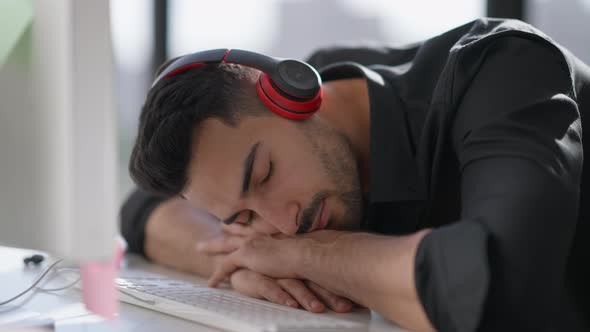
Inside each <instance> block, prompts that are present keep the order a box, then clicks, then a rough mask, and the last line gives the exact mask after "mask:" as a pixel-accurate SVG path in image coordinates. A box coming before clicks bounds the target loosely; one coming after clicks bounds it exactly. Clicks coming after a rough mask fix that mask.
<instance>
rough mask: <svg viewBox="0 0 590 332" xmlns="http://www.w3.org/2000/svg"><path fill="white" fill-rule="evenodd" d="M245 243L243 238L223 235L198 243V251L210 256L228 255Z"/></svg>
mask: <svg viewBox="0 0 590 332" xmlns="http://www.w3.org/2000/svg"><path fill="white" fill-rule="evenodd" d="M244 241H245V239H244V238H242V237H238V236H226V235H221V236H218V237H215V238H213V239H210V240H206V241H200V242H198V243H197V245H196V249H197V251H198V252H201V253H205V254H209V255H217V254H228V253H230V252H233V251H235V250H236V249H238V248H239V247H240V246H241V245H242V243H244Z"/></svg>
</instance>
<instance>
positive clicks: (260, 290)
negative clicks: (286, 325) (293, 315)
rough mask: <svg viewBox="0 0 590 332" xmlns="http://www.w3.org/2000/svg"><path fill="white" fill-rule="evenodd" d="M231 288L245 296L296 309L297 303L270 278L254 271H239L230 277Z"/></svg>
mask: <svg viewBox="0 0 590 332" xmlns="http://www.w3.org/2000/svg"><path fill="white" fill-rule="evenodd" d="M230 282H231V285H232V287H233V288H234V289H235V290H236V291H238V292H240V293H242V294H244V295H247V296H250V297H254V298H259V299H266V300H268V301H270V302H273V303H277V304H281V305H286V306H289V307H292V308H298V307H299V305H298V304H297V301H296V300H295V299H293V297H292V296H291V295H289V293H288V292H286V291H285V290H284V289H282V288H281V286H280V285H279V284H278V283H277V282H276V281H275V280H274V279H272V278H268V277H266V276H263V275H262V274H259V273H256V272H254V271H250V270H245V269H241V270H238V271H236V272H234V273H233V274H232V275H231V277H230Z"/></svg>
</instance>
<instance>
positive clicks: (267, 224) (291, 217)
mask: <svg viewBox="0 0 590 332" xmlns="http://www.w3.org/2000/svg"><path fill="white" fill-rule="evenodd" d="M299 210H300V207H299V204H297V203H296V202H289V203H287V204H278V202H268V201H267V202H261V204H260V205H259V206H258V207H257V208H256V209H254V212H256V214H258V216H259V218H260V220H259V225H258V227H259V230H260V231H262V232H264V233H269V234H272V233H277V232H280V233H283V234H286V235H295V234H296V233H297V229H298V228H299V225H298V222H297V218H298V215H299Z"/></svg>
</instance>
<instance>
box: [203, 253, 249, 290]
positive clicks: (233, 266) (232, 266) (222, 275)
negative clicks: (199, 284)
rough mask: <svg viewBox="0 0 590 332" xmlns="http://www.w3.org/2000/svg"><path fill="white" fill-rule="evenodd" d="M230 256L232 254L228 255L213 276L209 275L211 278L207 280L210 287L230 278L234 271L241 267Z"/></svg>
mask: <svg viewBox="0 0 590 332" xmlns="http://www.w3.org/2000/svg"><path fill="white" fill-rule="evenodd" d="M230 257H231V255H230V256H228V257H226V258H225V259H224V260H223V261H222V262H221V263H220V264H219V266H218V267H217V269H215V271H214V272H213V274H211V277H209V280H208V282H207V284H208V285H209V287H217V285H219V283H220V282H222V281H223V280H225V279H226V278H228V277H229V276H230V275H231V274H232V273H233V272H234V271H236V270H237V269H239V268H240V267H241V266H239V265H238V264H237V263H234V262H233V260H232V259H231V258H230Z"/></svg>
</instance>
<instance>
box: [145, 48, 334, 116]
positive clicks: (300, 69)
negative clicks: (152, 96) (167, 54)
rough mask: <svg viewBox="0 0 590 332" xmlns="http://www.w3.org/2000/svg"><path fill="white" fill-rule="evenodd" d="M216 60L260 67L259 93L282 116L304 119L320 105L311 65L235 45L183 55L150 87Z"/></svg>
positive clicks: (317, 79)
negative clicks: (230, 47)
mask: <svg viewBox="0 0 590 332" xmlns="http://www.w3.org/2000/svg"><path fill="white" fill-rule="evenodd" d="M216 63H234V64H238V65H242V66H247V67H251V68H254V69H257V70H259V71H261V72H262V74H261V75H260V78H259V83H258V84H257V91H258V95H259V97H260V98H261V99H262V101H263V102H264V104H265V105H266V106H267V107H269V108H270V109H271V110H272V111H274V112H275V113H277V114H279V115H281V116H284V117H287V118H290V119H298V120H300V119H305V118H308V117H310V116H311V115H313V113H314V112H315V111H317V110H318V109H319V107H320V104H321V98H322V88H321V78H320V75H319V74H318V72H317V71H316V70H315V69H314V68H313V67H312V66H310V65H308V64H307V63H305V62H301V61H297V60H292V59H280V58H274V57H270V56H267V55H263V54H259V53H255V52H250V51H245V50H238V49H232V50H230V49H224V48H222V49H214V50H207V51H202V52H197V53H192V54H187V55H184V56H182V57H180V58H178V59H176V60H175V61H173V62H172V63H171V64H170V65H169V66H167V67H166V68H164V70H162V72H161V73H160V74H159V75H158V77H157V78H156V79H155V80H154V83H153V84H152V87H154V86H155V85H156V84H157V83H158V82H159V81H161V80H162V79H165V78H168V77H172V76H174V75H177V74H179V73H182V72H184V71H186V70H189V69H191V68H196V67H200V66H204V65H207V64H216Z"/></svg>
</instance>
